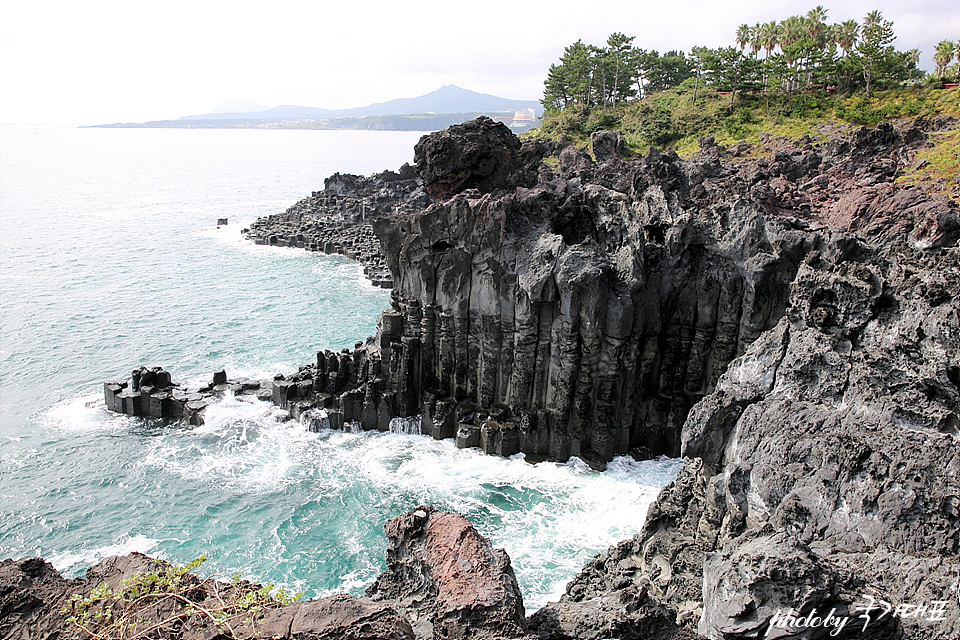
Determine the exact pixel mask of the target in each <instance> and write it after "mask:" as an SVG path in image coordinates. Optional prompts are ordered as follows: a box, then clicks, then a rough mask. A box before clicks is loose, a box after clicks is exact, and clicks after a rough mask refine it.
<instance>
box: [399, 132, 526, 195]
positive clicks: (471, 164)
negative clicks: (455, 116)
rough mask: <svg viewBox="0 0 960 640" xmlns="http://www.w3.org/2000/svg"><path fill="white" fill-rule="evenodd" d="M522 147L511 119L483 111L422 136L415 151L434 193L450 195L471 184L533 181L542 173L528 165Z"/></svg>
mask: <svg viewBox="0 0 960 640" xmlns="http://www.w3.org/2000/svg"><path fill="white" fill-rule="evenodd" d="M520 149H521V144H520V140H519V139H518V138H517V137H516V136H515V135H513V133H512V132H511V131H510V129H509V128H507V126H506V125H505V124H503V123H501V122H494V121H493V120H491V119H490V118H487V117H480V118H477V119H476V120H469V121H467V122H464V123H463V124H458V125H453V126H452V127H450V128H448V129H444V130H443V131H437V132H435V133H431V134H429V135H426V136H424V137H422V138H421V139H420V142H418V143H417V145H416V146H415V147H414V156H413V157H414V161H415V162H416V165H417V172H418V173H419V174H420V177H421V179H422V180H423V186H424V188H425V189H426V190H427V193H429V194H430V197H432V198H434V199H437V200H446V199H447V198H449V197H451V196H453V195H455V194H457V193H460V192H461V191H465V190H467V189H478V190H479V191H480V193H489V192H491V191H494V190H496V189H510V190H512V189H513V188H514V187H517V186H531V185H532V184H533V183H534V182H535V181H536V176H537V174H536V173H535V171H531V170H528V168H527V167H526V166H525V163H524V161H523V160H522V159H521V155H520ZM535 160H536V161H539V160H540V158H535ZM529 161H530V160H529V159H527V163H529Z"/></svg>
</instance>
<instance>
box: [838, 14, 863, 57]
mask: <svg viewBox="0 0 960 640" xmlns="http://www.w3.org/2000/svg"><path fill="white" fill-rule="evenodd" d="M859 35H860V23H859V22H857V21H856V20H844V21H843V22H841V23H840V24H835V25H833V38H834V42H836V43H837V46H838V47H840V48H841V49H843V55H845V56H846V55H847V54H848V53H850V50H851V49H853V45H855V44H857V36H859Z"/></svg>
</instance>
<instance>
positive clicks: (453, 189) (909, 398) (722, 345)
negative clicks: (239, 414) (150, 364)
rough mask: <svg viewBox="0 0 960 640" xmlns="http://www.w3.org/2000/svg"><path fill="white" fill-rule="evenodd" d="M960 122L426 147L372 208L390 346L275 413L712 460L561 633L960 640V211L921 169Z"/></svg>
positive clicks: (568, 599) (677, 488)
mask: <svg viewBox="0 0 960 640" xmlns="http://www.w3.org/2000/svg"><path fill="white" fill-rule="evenodd" d="M955 126H956V121H955V120H953V119H951V118H945V117H941V118H938V119H936V121H935V122H928V121H924V120H922V119H921V120H918V121H917V122H914V123H913V124H907V125H904V126H902V127H900V128H894V127H893V126H891V125H888V124H881V125H879V126H878V127H876V128H873V129H867V128H863V129H860V130H858V131H853V132H852V133H849V134H846V135H834V136H833V137H832V138H830V139H828V140H827V141H826V142H823V143H819V142H817V141H815V140H813V139H810V138H808V137H804V138H801V139H800V140H787V139H780V138H772V137H767V138H766V139H765V140H762V145H763V149H752V148H751V146H750V145H748V144H746V143H740V144H738V145H735V146H734V147H731V148H730V149H724V148H722V147H720V146H718V145H717V144H716V143H715V142H714V140H712V139H711V138H709V137H708V138H704V139H702V140H701V142H700V151H699V153H698V154H696V156H695V157H694V158H692V159H690V160H686V161H684V160H681V159H680V158H678V157H677V156H676V155H675V154H673V153H671V152H668V153H659V152H657V151H656V150H651V151H650V152H649V153H648V154H647V155H646V156H645V157H642V158H634V159H631V160H625V159H622V158H621V157H620V155H619V154H620V153H621V152H622V150H623V144H622V138H620V136H619V134H616V133H615V132H602V133H600V134H595V136H594V139H593V149H594V156H595V157H596V160H597V161H599V162H600V164H599V165H598V164H596V162H595V160H594V159H593V158H591V157H590V156H589V155H588V154H586V153H585V152H584V151H582V150H578V149H576V148H574V147H572V146H565V145H563V144H559V145H553V144H550V145H547V144H545V143H542V142H533V141H528V142H524V143H522V144H521V143H520V141H518V140H516V139H515V138H513V137H512V136H511V135H510V134H509V132H508V131H506V129H505V128H504V127H502V126H500V125H497V124H495V123H493V122H492V121H490V120H486V119H479V120H476V121H471V122H468V123H464V124H463V125H460V126H457V127H451V128H450V129H448V130H446V131H443V132H438V133H435V134H431V135H429V136H425V137H424V138H423V139H421V141H420V143H419V144H418V145H417V148H416V165H417V171H418V173H419V175H420V176H421V177H422V184H417V186H416V188H411V189H410V191H409V194H411V196H410V197H411V198H416V201H415V202H414V201H411V202H412V204H410V205H409V206H406V205H404V202H406V201H403V202H400V204H394V205H393V206H392V207H387V208H386V209H385V210H383V211H381V213H382V215H380V216H379V217H377V218H375V219H373V220H372V231H373V232H374V233H375V234H376V236H377V237H378V239H379V241H380V243H381V246H382V252H383V259H384V261H385V264H386V265H387V267H388V268H389V270H390V273H391V276H390V279H391V283H392V285H393V302H392V309H390V310H388V311H386V312H384V314H383V316H382V318H381V319H380V321H379V329H378V333H377V336H376V337H374V338H371V339H369V340H368V341H367V342H366V343H365V344H364V343H358V345H357V347H356V348H355V349H354V350H353V351H350V350H344V352H341V353H339V354H335V353H331V352H321V353H319V354H318V359H317V362H316V363H315V364H311V365H307V366H304V367H302V368H301V370H300V372H299V373H298V374H297V375H296V376H293V377H291V379H279V380H277V381H275V382H274V386H273V399H274V401H275V402H277V403H278V404H280V405H281V406H283V407H285V408H288V409H290V411H291V412H292V413H293V415H294V416H300V417H306V418H309V420H310V422H311V424H314V425H328V426H339V425H342V424H343V423H344V422H354V423H356V424H358V425H360V426H361V427H362V428H365V429H369V428H379V429H383V430H386V429H387V428H389V426H390V425H391V422H392V421H393V420H394V419H397V418H409V419H411V420H413V419H415V417H416V416H421V422H420V424H421V429H422V431H423V432H424V433H428V434H431V435H433V436H434V437H437V438H447V437H455V438H456V441H457V444H458V446H480V447H482V448H483V449H484V450H485V451H487V452H490V453H498V454H501V455H509V454H512V453H516V452H519V451H522V452H524V453H526V454H528V459H530V458H535V457H538V456H542V457H549V458H553V459H558V460H564V459H567V458H568V457H570V456H573V455H577V456H580V457H581V458H583V459H585V460H587V461H589V462H591V463H592V464H594V465H595V466H598V467H599V466H602V465H603V463H604V461H605V460H610V459H611V458H612V457H613V456H615V455H618V454H623V453H627V452H631V453H634V454H635V455H649V454H659V453H665V454H669V455H682V456H683V457H684V465H683V468H682V469H681V471H680V473H679V475H678V477H677V480H676V481H675V482H674V483H672V484H670V485H669V486H668V487H666V488H665V489H664V490H663V492H662V493H661V495H660V496H659V497H658V499H657V501H656V502H655V503H654V504H653V505H652V506H651V509H650V512H649V514H648V517H647V522H646V524H645V526H644V529H643V531H642V532H641V533H640V534H639V535H637V536H635V537H634V538H633V539H631V540H627V541H624V542H622V543H621V544H619V545H617V546H616V547H613V548H611V549H610V550H609V551H608V552H607V553H605V554H601V555H600V556H598V557H597V558H595V559H594V560H593V561H592V562H591V563H590V564H588V565H587V567H585V568H584V571H583V572H582V573H581V574H580V575H579V576H578V577H577V578H576V579H575V580H574V581H573V582H571V583H570V585H569V586H568V589H567V593H566V595H565V596H564V597H563V598H562V599H561V601H560V602H558V603H553V604H550V605H548V606H547V607H545V608H544V609H542V610H541V611H539V612H537V613H536V614H535V615H534V616H533V617H532V618H531V619H530V620H529V621H528V630H529V631H530V632H532V633H534V634H536V635H538V636H539V637H540V638H557V639H560V638H588V637H589V638H595V637H636V638H641V637H661V635H662V637H670V636H671V635H674V634H677V633H679V634H681V635H678V636H677V637H682V635H683V634H692V633H693V630H694V629H696V630H697V631H698V632H699V633H700V634H702V635H703V636H705V637H707V638H711V639H713V640H719V639H724V640H726V639H731V638H756V637H771V638H777V637H790V638H821V637H827V636H828V635H829V636H830V637H846V638H860V637H862V638H879V639H887V638H890V639H892V638H899V637H908V638H917V639H920V638H923V639H933V640H939V639H943V640H947V639H948V638H957V637H960V600H958V598H960V480H958V477H960V458H958V454H957V451H958V448H957V445H958V437H960V300H958V292H960V255H958V254H960V250H958V246H957V245H958V240H960V213H958V207H957V205H956V203H954V202H953V201H951V200H950V199H949V198H947V197H946V196H944V195H942V194H935V193H928V192H925V191H924V190H921V189H918V188H909V187H904V186H902V185H900V184H898V183H897V182H896V176H897V173H898V171H899V170H900V169H901V168H902V167H904V166H905V165H907V164H908V163H911V162H913V154H914V152H915V151H916V150H917V149H919V148H921V147H922V146H924V145H926V144H928V143H927V138H926V135H925V133H924V131H925V130H927V129H929V128H937V129H943V128H945V127H947V128H949V127H955ZM752 152H757V153H752ZM547 156H551V157H555V160H550V162H548V163H544V162H542V160H543V159H544V158H546V157H547ZM551 167H553V168H551ZM411 184H413V183H411ZM327 190H328V191H329V190H330V187H329V185H328V189H327ZM413 194H416V195H413ZM324 197H326V196H324ZM341 197H342V196H341ZM331 202H336V201H335V200H331ZM321 211H322V209H321ZM871 602H872V603H875V604H880V603H881V602H885V603H889V604H890V605H891V609H890V612H889V613H887V614H885V615H884V616H880V613H881V612H882V611H884V609H885V605H883V604H880V608H879V609H865V607H867V606H868V605H869V604H870V603H871ZM897 605H900V608H899V609H896V607H897ZM791 611H792V612H794V613H796V614H798V615H799V616H800V617H803V618H804V619H805V620H807V622H808V624H803V623H799V622H797V616H792V617H791V614H790V612H791ZM814 619H817V620H819V621H820V622H819V623H818V625H813V624H812V621H813V620H814ZM841 620H843V621H845V622H841ZM584 621H589V622H584ZM828 623H829V624H832V625H833V626H832V627H830V628H827V626H826V625H827V624H828ZM677 625H680V626H681V627H682V629H681V630H680V631H678V629H677ZM833 631H836V633H835V634H833V633H832V632H833Z"/></svg>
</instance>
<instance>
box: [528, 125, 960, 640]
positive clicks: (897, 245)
mask: <svg viewBox="0 0 960 640" xmlns="http://www.w3.org/2000/svg"><path fill="white" fill-rule="evenodd" d="M922 139H923V138H922V132H919V131H917V130H915V129H907V130H905V131H902V132H901V131H896V130H894V129H893V128H892V127H889V126H880V127H878V128H877V129H874V130H867V129H864V130H861V131H859V132H857V133H855V134H854V135H853V136H852V137H851V138H849V139H839V140H834V141H832V142H831V143H829V144H828V145H826V147H825V148H824V149H822V150H817V149H816V148H815V147H814V146H813V145H809V146H810V148H808V149H804V148H803V147H801V148H799V149H795V150H794V151H787V150H781V151H780V152H778V153H776V154H775V155H774V157H773V158H772V159H768V160H763V161H760V162H751V163H745V164H744V165H742V166H741V167H740V168H739V171H738V174H739V176H741V177H745V178H746V180H745V182H744V187H745V188H748V189H749V192H750V193H751V194H752V195H753V197H754V202H758V204H760V206H761V207H762V208H763V210H764V212H765V215H766V216H767V217H771V216H777V217H781V219H784V218H783V217H784V216H787V215H789V216H795V217H791V218H786V219H785V220H786V221H789V222H790V224H791V225H792V226H793V227H794V229H796V233H797V234H799V235H800V236H803V237H806V238H808V242H811V244H808V245H805V255H804V256H803V257H802V260H801V261H799V263H798V264H797V268H796V272H795V274H794V276H793V278H792V279H791V281H790V283H789V286H788V292H789V298H788V300H787V301H786V304H785V305H784V306H783V307H782V309H783V315H782V317H781V318H780V319H779V320H778V321H777V322H776V324H775V325H774V326H773V327H772V328H770V329H768V330H766V331H765V332H763V333H762V334H761V335H760V336H759V337H758V339H756V340H755V341H752V342H751V343H750V344H749V345H747V346H746V348H745V351H744V353H743V354H742V355H741V356H740V357H738V358H737V359H736V360H733V361H732V362H731V363H730V364H729V366H728V367H727V369H726V371H725V372H724V373H723V375H722V376H721V377H720V378H719V380H718V382H717V385H716V387H715V389H714V390H713V391H712V392H711V393H710V394H708V395H706V396H705V397H704V398H703V399H702V400H701V401H700V402H699V403H698V404H696V405H695V406H694V407H693V408H692V409H691V411H690V412H689V414H688V416H687V418H686V420H685V422H684V425H683V428H682V431H681V453H682V455H683V456H684V457H685V462H684V466H683V468H682V469H681V471H680V473H679V475H678V477H677V480H676V481H675V482H674V483H672V484H671V485H669V486H668V487H666V488H665V489H664V490H663V492H662V493H661V494H660V496H659V498H658V499H657V501H656V502H655V503H654V504H653V505H652V506H651V508H650V512H649V513H648V518H647V522H646V524H645V527H644V530H643V532H642V533H641V534H640V535H638V536H635V537H634V538H633V539H632V540H629V541H625V542H623V543H621V544H620V545H617V546H616V547H614V548H611V549H610V551H609V552H608V553H606V554H603V555H601V556H599V557H598V558H596V559H595V560H594V561H593V562H591V563H590V564H588V565H587V567H585V569H584V571H583V572H582V573H581V574H580V575H579V576H578V577H577V578H576V579H575V580H574V581H573V582H572V583H571V584H570V585H569V587H568V590H567V595H566V596H564V599H563V601H562V602H563V603H570V604H573V603H578V602H587V603H590V602H594V601H596V600H598V599H602V598H604V597H606V594H608V593H610V592H615V591H618V590H624V589H633V590H635V591H637V592H640V591H642V590H644V589H646V590H647V593H649V594H650V595H651V596H653V597H655V598H656V599H657V600H658V601H660V602H661V603H663V604H666V605H667V606H668V607H669V608H670V609H671V611H672V612H673V614H674V615H675V616H676V620H677V621H679V622H681V623H683V624H685V625H686V626H687V627H688V628H696V629H698V630H699V632H700V633H701V634H703V635H705V636H706V637H708V638H712V639H724V640H727V639H730V638H755V637H790V638H820V637H851V638H878V639H883V638H899V637H907V638H923V639H944V640H946V639H947V638H956V637H960V615H958V614H960V602H958V590H957V586H958V579H960V558H958V550H960V510H958V507H957V505H958V504H960V501H958V498H957V495H960V492H958V489H960V486H958V484H957V482H958V481H957V478H958V475H960V458H958V447H957V445H958V442H957V431H958V426H960V420H958V414H960V375H958V371H960V369H958V365H957V362H958V359H960V353H958V351H960V311H958V308H960V304H958V299H957V295H958V294H957V292H958V291H960V255H958V250H957V239H958V236H960V232H958V224H957V223H958V217H957V207H956V206H955V205H954V204H953V203H951V202H949V201H948V200H947V199H946V198H943V197H940V196H938V195H929V194H926V193H924V192H922V191H920V190H917V189H904V188H901V187H899V186H897V185H896V183H894V182H893V181H892V180H891V177H892V176H893V175H894V174H895V172H896V168H897V167H898V166H902V163H904V162H907V161H909V157H910V152H911V148H912V147H911V142H909V141H911V140H912V141H914V143H916V142H918V141H919V142H922ZM705 142H706V144H702V145H701V155H709V152H710V151H711V145H710V141H705ZM721 151H722V150H715V153H714V155H715V156H716V157H717V158H718V160H717V162H718V163H719V158H720V155H721V154H720V152H721ZM705 152H707V153H705ZM701 170H703V171H705V173H706V172H709V171H710V169H709V166H707V167H703V166H701ZM706 184H707V180H705V181H704V183H702V185H706ZM705 192H706V193H705V194H701V195H702V196H705V197H706V198H707V199H708V200H712V198H713V196H712V194H711V193H710V190H709V189H707V188H706V187H705ZM768 237H769V236H768ZM774 244H775V246H776V243H774ZM781 246H782V245H781ZM881 602H885V603H889V605H890V608H889V611H890V613H889V614H887V615H886V616H884V617H881V615H880V614H881V613H882V612H883V611H884V610H885V608H886V606H885V605H882V604H880V603H881ZM871 604H876V607H875V608H872V609H870V608H869V607H870V606H871ZM553 606H554V605H548V609H549V608H550V607H553ZM898 607H899V608H898ZM789 610H795V613H796V614H797V615H796V616H795V617H797V618H802V619H808V620H809V619H813V618H814V617H817V616H819V618H820V619H821V621H822V620H823V619H826V617H827V616H828V614H831V616H832V618H831V619H832V620H833V621H834V622H835V621H836V620H837V619H839V618H841V617H846V618H847V622H846V626H845V627H844V628H843V629H842V630H838V633H837V634H836V635H828V633H829V632H830V631H833V630H837V626H833V627H830V628H827V627H825V626H823V625H821V626H820V627H811V626H804V625H803V624H801V623H799V622H798V623H797V624H796V625H794V626H792V627H791V625H790V624H789V623H787V622H784V618H783V616H784V615H786V613H787V612H788V611H789ZM811 612H812V613H813V614H812V615H810V614H811ZM801 614H802V615H801ZM538 615H540V614H538ZM808 616H809V617H808ZM864 625H866V628H864Z"/></svg>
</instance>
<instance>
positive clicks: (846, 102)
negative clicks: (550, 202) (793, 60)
mask: <svg viewBox="0 0 960 640" xmlns="http://www.w3.org/2000/svg"><path fill="white" fill-rule="evenodd" d="M692 93H693V84H692V83H691V82H690V81H687V82H685V83H684V84H682V85H681V86H679V87H677V88H674V89H671V90H669V91H664V92H661V93H656V94H652V95H649V96H647V97H646V98H645V99H643V100H634V101H631V102H628V103H626V104H621V105H618V106H617V107H616V108H608V109H593V110H590V109H586V108H578V109H567V110H565V111H563V112H561V113H553V114H547V115H545V116H544V121H543V124H542V125H541V126H540V128H539V129H534V130H532V131H530V132H528V133H526V134H524V135H525V137H530V138H553V139H556V138H558V137H559V136H560V135H566V136H567V138H568V139H569V140H570V141H571V142H572V143H573V144H574V145H576V146H578V147H580V148H584V149H588V150H589V145H590V134H591V133H593V132H594V131H601V130H604V129H616V130H617V131H620V132H621V133H622V134H623V135H624V137H625V138H626V140H627V143H628V145H629V147H630V152H631V153H633V154H644V153H646V152H647V150H648V149H649V148H650V147H651V146H656V147H658V148H660V149H667V148H672V149H673V150H675V151H676V152H677V153H678V154H679V155H680V156H681V157H687V156H689V155H691V154H693V153H695V152H696V151H697V150H698V149H699V146H698V144H697V141H698V140H699V139H700V137H701V136H704V135H712V136H713V137H714V138H715V139H716V141H717V142H718V143H719V144H722V145H727V146H729V145H732V144H734V143H736V142H738V141H740V140H744V141H746V142H749V143H752V144H753V145H754V150H753V152H752V153H751V154H750V155H753V156H757V155H761V154H762V153H764V151H763V148H764V146H763V144H762V143H761V141H760V135H761V134H763V133H765V134H769V135H770V136H773V137H779V136H782V137H786V138H790V139H797V138H799V137H801V136H804V135H807V136H809V137H810V138H812V139H813V140H815V141H823V140H825V139H826V138H827V137H828V136H830V135H834V134H837V133H846V132H849V131H851V130H852V129H855V128H859V127H860V126H876V124H877V123H878V122H880V121H881V120H883V121H888V122H893V123H895V124H904V123H907V122H912V121H913V120H914V119H915V118H916V117H917V116H924V117H928V118H929V117H933V116H935V115H939V114H947V115H952V116H955V117H958V118H960V88H954V89H940V88H939V87H937V88H934V87H933V86H931V85H922V84H921V85H917V86H913V87H905V88H899V89H890V90H887V91H878V92H875V93H874V95H873V97H871V98H870V99H869V100H868V99H866V97H865V96H863V95H860V94H855V95H851V96H841V95H830V94H826V93H824V92H802V93H796V94H794V95H792V96H787V95H784V94H763V95H760V94H738V95H737V96H736V97H735V98H734V100H733V102H732V105H731V100H730V95H729V94H719V93H717V92H716V91H714V90H712V89H710V88H706V89H704V88H702V87H701V88H700V89H699V91H698V95H697V104H696V105H694V104H692V97H693V96H692ZM931 140H932V141H934V142H935V144H936V146H935V147H933V148H932V149H924V150H921V151H920V152H918V153H917V159H918V162H919V161H921V160H925V161H926V163H927V164H925V165H924V166H923V167H922V168H920V169H912V170H908V171H905V172H904V173H903V175H902V176H901V177H900V180H901V181H902V182H904V183H915V184H918V185H921V186H923V187H924V188H927V189H936V190H940V191H943V192H945V193H948V194H949V195H950V196H951V197H952V198H954V199H957V198H958V195H957V180H958V178H957V174H958V173H960V168H958V159H957V158H958V151H960V149H958V146H960V142H958V134H957V132H955V131H954V132H949V133H945V134H935V135H932V136H931Z"/></svg>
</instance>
